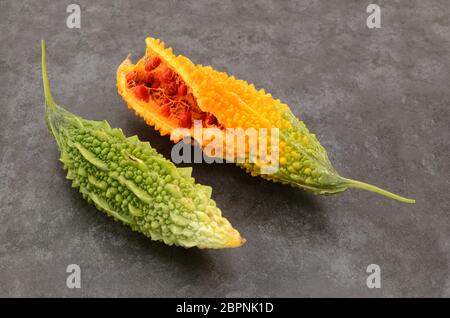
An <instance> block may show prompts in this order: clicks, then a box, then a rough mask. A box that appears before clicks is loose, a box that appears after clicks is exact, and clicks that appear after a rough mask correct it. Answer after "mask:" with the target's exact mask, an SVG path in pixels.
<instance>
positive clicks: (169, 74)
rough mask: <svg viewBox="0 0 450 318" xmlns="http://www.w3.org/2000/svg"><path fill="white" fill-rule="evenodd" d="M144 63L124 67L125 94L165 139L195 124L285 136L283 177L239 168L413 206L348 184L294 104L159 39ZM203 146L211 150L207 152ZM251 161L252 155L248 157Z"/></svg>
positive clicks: (120, 74) (121, 88)
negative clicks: (263, 130)
mask: <svg viewBox="0 0 450 318" xmlns="http://www.w3.org/2000/svg"><path fill="white" fill-rule="evenodd" d="M146 44H147V50H146V53H145V56H144V57H143V58H142V59H140V60H139V61H138V62H137V63H136V64H133V63H132V62H131V60H130V59H129V58H127V59H125V61H124V62H122V63H121V65H120V66H119V67H118V70H117V88H118V92H119V94H120V95H121V96H122V98H123V99H124V100H125V102H126V103H127V104H128V107H129V108H131V109H133V110H134V111H135V112H136V114H137V115H139V116H141V117H143V118H144V120H145V121H146V122H147V123H148V124H149V125H152V126H154V127H155V128H156V129H157V130H159V131H160V133H161V135H167V134H170V135H171V139H172V140H174V141H178V139H177V138H178V137H177V136H178V135H176V136H175V135H174V134H173V132H174V131H176V130H177V129H178V128H186V129H190V130H193V126H194V125H193V122H194V121H195V120H201V121H202V126H203V127H215V128H218V129H220V130H222V131H225V130H226V129H229V128H235V129H236V128H243V129H247V128H254V129H260V128H266V129H270V128H278V131H279V143H278V145H277V149H270V144H269V145H267V148H268V153H270V151H271V150H277V151H278V152H279V160H278V161H279V169H278V170H277V171H276V172H275V173H271V174H262V173H261V167H262V164H261V163H260V162H259V161H257V160H256V161H251V160H248V159H249V158H246V160H245V162H243V163H239V165H240V166H242V167H243V168H245V169H246V171H247V172H250V173H251V174H252V175H254V176H256V175H261V176H262V177H264V178H266V179H269V180H272V181H275V182H281V183H287V184H290V185H293V186H296V187H300V188H303V189H305V190H309V191H312V192H313V193H315V194H333V193H338V192H342V191H345V190H347V189H348V188H359V189H364V190H368V191H373V192H376V193H378V194H381V195H385V196H387V197H390V198H393V199H396V200H399V201H402V202H407V203H414V202H415V201H414V200H412V199H408V198H404V197H401V196H399V195H396V194H393V193H391V192H388V191H386V190H383V189H380V188H378V187H375V186H373V185H370V184H367V183H363V182H360V181H355V180H351V179H347V178H344V177H341V176H340V175H339V174H338V173H337V172H336V170H335V169H334V168H333V166H332V164H331V163H330V161H329V159H328V156H327V152H326V150H325V149H324V148H323V147H322V145H321V144H320V143H319V141H318V140H317V138H316V136H315V135H314V134H312V133H310V132H309V130H308V128H307V127H306V126H305V124H304V123H303V122H302V121H301V120H299V119H298V118H296V117H295V116H294V115H293V114H292V112H291V111H290V109H289V106H288V105H287V104H284V103H282V102H281V101H280V100H279V99H274V98H273V97H272V95H271V94H269V93H266V92H265V91H264V90H263V89H261V90H257V89H256V88H255V86H254V85H253V84H248V83H247V82H245V81H243V80H238V79H235V78H234V77H233V76H228V75H227V74H226V73H224V72H218V71H216V70H214V69H213V68H212V67H210V66H202V65H195V64H194V63H192V62H191V61H190V60H189V59H188V58H186V57H184V56H182V55H178V56H175V55H174V53H173V51H172V49H171V48H165V45H164V43H163V42H161V41H160V40H159V39H154V38H151V37H149V38H147V39H146ZM202 145H203V146H204V144H202ZM246 155H248V152H247V153H246Z"/></svg>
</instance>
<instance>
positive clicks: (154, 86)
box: [152, 78, 161, 88]
mask: <svg viewBox="0 0 450 318" xmlns="http://www.w3.org/2000/svg"><path fill="white" fill-rule="evenodd" d="M160 85H161V81H160V80H159V79H157V78H156V79H155V80H154V81H153V84H152V88H158V87H159V86H160Z"/></svg>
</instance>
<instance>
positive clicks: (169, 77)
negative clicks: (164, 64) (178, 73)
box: [161, 68, 173, 82]
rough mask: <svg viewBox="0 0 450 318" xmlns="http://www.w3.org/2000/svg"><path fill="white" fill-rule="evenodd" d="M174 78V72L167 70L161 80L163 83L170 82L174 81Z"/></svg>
mask: <svg viewBox="0 0 450 318" xmlns="http://www.w3.org/2000/svg"><path fill="white" fill-rule="evenodd" d="M172 77H173V72H172V71H171V70H170V69H168V68H166V69H165V70H164V71H163V72H162V74H161V79H162V80H163V82H170V81H171V80H172Z"/></svg>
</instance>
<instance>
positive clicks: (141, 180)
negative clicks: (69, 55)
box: [42, 42, 245, 248]
mask: <svg viewBox="0 0 450 318" xmlns="http://www.w3.org/2000/svg"><path fill="white" fill-rule="evenodd" d="M42 46H43V47H42V54H43V56H42V70H43V80H44V92H45V99H46V121H47V125H48V127H49V130H50V131H51V132H52V134H53V136H54V137H55V139H56V141H57V144H58V148H59V150H60V152H61V159H60V160H61V161H62V162H63V164H64V169H66V170H67V178H68V179H70V180H72V185H73V187H76V188H78V189H79V191H80V193H81V194H82V196H83V198H85V199H86V200H87V201H88V202H91V203H94V204H95V206H96V207H97V208H98V209H99V210H101V211H103V212H105V213H106V214H107V215H109V216H111V217H113V218H114V219H115V220H117V221H121V222H123V223H125V224H127V225H129V226H130V227H131V228H132V229H133V230H135V231H138V232H141V233H142V234H144V235H146V236H148V237H150V238H151V239H152V240H156V241H162V242H164V243H165V244H168V245H177V246H182V247H186V248H188V247H194V246H196V247H199V248H226V247H238V246H240V245H242V244H243V243H244V242H245V240H244V239H242V238H241V237H240V235H239V233H238V232H237V231H236V230H235V229H233V228H232V226H231V225H230V223H229V222H228V221H227V220H226V219H225V218H223V217H222V216H221V211H220V210H219V208H217V207H216V204H215V202H214V200H212V199H211V187H208V186H203V185H200V184H196V183H195V180H194V179H193V178H192V177H191V171H192V169H191V168H176V167H175V165H174V164H173V163H171V162H170V161H168V160H166V159H165V158H164V157H163V156H162V155H160V154H159V153H157V151H156V150H155V149H153V148H152V147H151V146H150V144H149V143H147V142H141V141H139V139H138V138H137V136H133V137H130V138H126V137H125V135H124V134H123V132H122V130H121V129H117V128H114V129H113V128H111V127H110V126H109V124H108V123H107V122H106V121H91V120H85V119H83V118H80V117H78V116H75V115H73V114H71V113H70V112H68V111H66V110H64V109H63V108H61V107H60V106H58V105H56V104H55V103H54V101H53V98H52V96H51V93H50V87H49V84H48V77H47V71H46V65H45V43H44V42H43V43H42Z"/></svg>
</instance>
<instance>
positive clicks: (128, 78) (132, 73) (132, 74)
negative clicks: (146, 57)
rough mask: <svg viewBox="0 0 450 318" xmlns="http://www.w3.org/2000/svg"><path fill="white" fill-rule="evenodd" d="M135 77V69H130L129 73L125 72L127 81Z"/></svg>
mask: <svg viewBox="0 0 450 318" xmlns="http://www.w3.org/2000/svg"><path fill="white" fill-rule="evenodd" d="M136 77H137V73H136V71H131V72H129V73H127V75H126V76H125V78H126V79H127V82H131V81H134V80H135V79H136Z"/></svg>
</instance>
